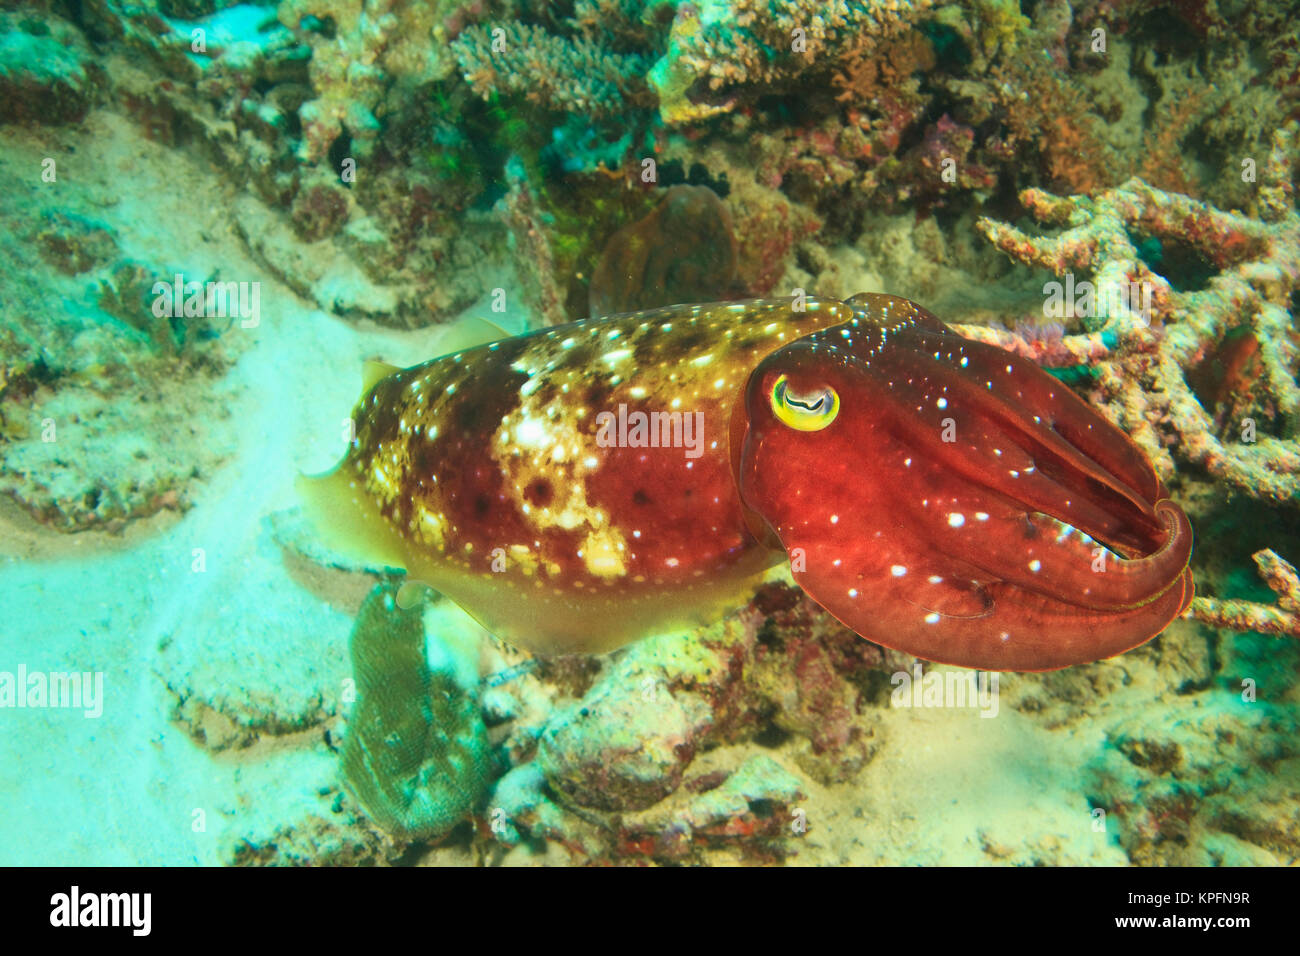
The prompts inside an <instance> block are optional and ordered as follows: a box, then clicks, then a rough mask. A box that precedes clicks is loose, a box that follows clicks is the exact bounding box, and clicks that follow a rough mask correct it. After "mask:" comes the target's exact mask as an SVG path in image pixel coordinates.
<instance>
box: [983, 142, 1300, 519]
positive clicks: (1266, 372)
mask: <svg viewBox="0 0 1300 956" xmlns="http://www.w3.org/2000/svg"><path fill="white" fill-rule="evenodd" d="M1293 138H1294V130H1293V129H1288V130H1284V131H1279V132H1278V134H1277V136H1276V141H1275V144H1274V153H1273V159H1272V160H1271V161H1270V165H1269V168H1270V169H1274V170H1275V171H1276V172H1279V173H1281V174H1282V175H1281V176H1273V177H1272V178H1271V181H1269V180H1265V181H1264V182H1263V184H1262V188H1261V196H1262V197H1265V196H1268V195H1269V194H1270V193H1271V192H1272V191H1275V190H1285V189H1287V188H1289V187H1288V186H1287V183H1288V182H1289V177H1290V170H1289V166H1290V157H1291V155H1292V150H1293V148H1294V147H1293ZM1021 201H1022V202H1023V203H1024V205H1025V207H1026V208H1027V209H1028V210H1029V211H1030V212H1031V213H1032V214H1033V215H1034V216H1035V217H1036V218H1037V219H1039V220H1040V221H1043V222H1046V223H1048V224H1050V225H1054V226H1058V227H1064V231H1062V232H1060V234H1059V235H1053V236H1048V237H1043V238H1035V237H1031V236H1029V235H1027V234H1025V233H1024V232H1022V231H1021V230H1019V229H1017V228H1016V227H1014V226H1009V225H1006V224H1003V223H999V222H996V221H994V220H991V219H987V218H986V219H981V220H980V223H979V227H980V230H981V231H982V232H983V233H984V235H985V236H986V237H987V238H988V239H989V241H990V242H992V243H993V244H994V245H995V246H997V247H998V248H999V249H1001V250H1002V251H1003V252H1005V253H1007V254H1008V255H1009V256H1011V257H1012V258H1013V259H1015V260H1017V261H1019V262H1023V263H1026V264H1029V265H1033V266H1037V267H1039V268H1042V269H1047V270H1050V271H1051V272H1052V273H1053V275H1055V276H1058V277H1061V276H1065V275H1066V274H1067V273H1069V274H1070V275H1071V276H1072V275H1073V272H1072V270H1075V269H1079V270H1082V271H1083V272H1085V273H1087V274H1088V275H1089V276H1090V277H1091V280H1090V281H1091V293H1089V294H1092V293H1095V301H1094V302H1092V303H1087V302H1084V301H1083V298H1082V295H1083V293H1082V292H1081V293H1080V300H1079V305H1080V306H1081V308H1080V309H1079V311H1080V314H1081V315H1082V321H1083V323H1084V325H1085V326H1086V329H1087V332H1088V333H1090V334H1092V335H1096V334H1098V333H1099V334H1100V339H1099V340H1098V339H1097V338H1092V337H1090V338H1086V339H1082V340H1080V339H1078V338H1075V337H1074V336H1066V337H1065V340H1064V341H1062V342H1059V343H1055V344H1053V345H1052V346H1051V348H1050V349H1049V350H1042V349H1035V348H1033V347H1032V346H1031V345H1030V344H1029V343H1027V342H1025V341H1024V340H1023V339H1021V340H1020V341H1016V337H1014V336H1012V337H1010V338H1008V337H1005V336H1000V335H994V336H992V338H993V340H994V341H996V342H997V343H998V344H1002V345H1004V347H1005V346H1006V345H1010V346H1012V348H1013V350H1015V351H1019V352H1021V353H1022V354H1029V355H1031V356H1032V357H1034V358H1035V359H1043V360H1045V364H1059V363H1060V362H1061V361H1062V360H1063V359H1066V358H1068V359H1074V358H1076V357H1087V358H1088V360H1089V364H1090V366H1091V367H1092V369H1093V370H1094V372H1095V375H1096V378H1097V393H1098V397H1099V398H1100V399H1101V403H1102V405H1103V407H1104V408H1106V409H1107V410H1108V411H1109V413H1110V414H1111V416H1112V417H1113V419H1114V420H1115V421H1116V422H1117V424H1119V425H1120V426H1121V427H1123V428H1124V429H1125V430H1126V431H1127V432H1128V433H1129V434H1130V435H1132V436H1133V439H1134V440H1135V441H1136V442H1137V443H1138V444H1139V445H1141V446H1142V448H1143V449H1144V450H1145V451H1146V452H1147V454H1148V455H1149V456H1150V458H1151V460H1152V462H1154V463H1155V465H1156V468H1157V470H1158V471H1159V472H1160V473H1161V474H1162V475H1164V476H1166V477H1170V476H1172V475H1173V474H1174V472H1175V464H1174V457H1175V455H1177V456H1178V457H1179V458H1180V459H1182V460H1183V461H1185V462H1187V463H1188V464H1191V465H1196V466H1199V467H1202V468H1204V469H1206V470H1207V471H1208V472H1209V473H1210V474H1211V475H1213V476H1215V477H1216V478H1219V479H1221V480H1222V481H1224V482H1225V483H1227V484H1228V485H1230V486H1232V487H1234V488H1236V489H1239V490H1240V491H1242V492H1244V493H1246V494H1250V495H1258V496H1263V497H1267V498H1270V499H1273V500H1275V501H1278V502H1286V501H1292V500H1295V499H1296V498H1297V494H1298V493H1300V445H1297V443H1296V438H1295V436H1294V433H1293V431H1292V429H1293V428H1294V422H1295V421H1296V417H1295V416H1296V412H1297V410H1298V406H1300V389H1298V388H1297V385H1296V371H1297V358H1298V356H1300V352H1298V351H1297V347H1298V345H1300V343H1297V342H1296V341H1295V340H1294V337H1293V336H1294V328H1293V324H1292V319H1291V315H1290V312H1289V309H1290V304H1291V303H1290V300H1291V296H1292V294H1293V293H1294V292H1295V290H1296V288H1297V286H1298V285H1300V217H1297V215H1296V213H1295V211H1294V209H1293V208H1278V204H1277V203H1276V201H1275V200H1272V199H1268V200H1267V202H1268V204H1269V208H1270V209H1272V210H1273V211H1272V212H1271V213H1270V215H1269V220H1271V221H1266V220H1261V219H1252V218H1250V217H1247V216H1243V215H1239V214H1236V213H1229V212H1223V211H1221V210H1219V209H1216V208H1215V207H1213V206H1211V205H1208V204H1206V203H1202V202H1197V201H1195V200H1192V199H1189V198H1187V197H1185V196H1179V195H1176V194H1173V193H1166V192H1163V191H1161V190H1158V189H1155V188H1153V187H1151V186H1149V185H1147V184H1146V183H1144V182H1142V181H1141V180H1130V181H1129V182H1128V183H1126V184H1125V185H1124V186H1121V187H1119V188H1117V189H1113V190H1106V191H1104V192H1102V193H1100V194H1098V195H1097V196H1094V197H1072V198H1059V197H1056V196H1053V195H1051V194H1049V193H1046V192H1044V191H1042V190H1027V191H1025V192H1023V193H1022V194H1021ZM1151 250H1155V252H1156V254H1158V255H1160V256H1161V260H1160V261H1161V263H1162V264H1161V265H1160V266H1159V268H1162V269H1163V270H1164V274H1161V273H1160V272H1157V271H1156V269H1155V268H1153V267H1152V266H1149V265H1148V264H1147V262H1146V259H1145V258H1144V256H1145V257H1146V258H1151V257H1152V251H1151ZM1071 285H1073V283H1071ZM1079 288H1080V289H1081V290H1082V289H1083V287H1082V286H1080V287H1079ZM1045 291H1046V290H1045ZM1071 305H1073V303H1071ZM1134 306H1137V307H1136V308H1135V307H1134ZM1071 314H1073V313H1071ZM1239 329H1240V330H1242V333H1243V334H1246V335H1249V336H1250V337H1251V338H1252V339H1253V341H1254V342H1255V343H1256V345H1257V348H1258V362H1259V363H1260V366H1261V370H1260V375H1261V376H1262V380H1263V381H1264V382H1266V383H1267V392H1266V393H1265V394H1264V395H1263V396H1262V397H1261V400H1259V401H1258V402H1254V403H1251V406H1250V407H1245V408H1242V407H1240V406H1238V407H1237V408H1236V409H1234V410H1235V411H1236V412H1237V414H1236V415H1234V416H1233V417H1232V418H1231V419H1228V420H1221V421H1218V422H1216V421H1215V409H1214V408H1213V407H1211V408H1208V409H1207V408H1206V407H1205V406H1204V405H1203V404H1202V402H1201V400H1200V399H1199V398H1198V396H1197V395H1196V394H1195V392H1194V391H1193V388H1192V385H1191V384H1190V382H1189V372H1190V371H1191V370H1193V369H1196V368H1197V367H1198V366H1200V365H1201V364H1202V363H1203V362H1205V361H1207V359H1209V358H1211V357H1212V356H1213V355H1214V354H1215V351H1216V349H1219V348H1220V347H1221V346H1222V345H1223V343H1224V342H1225V341H1226V340H1227V339H1228V337H1229V336H1230V335H1231V334H1232V333H1234V332H1235V331H1236V330H1239ZM963 331H964V332H967V331H972V330H966V329H963ZM977 334H978V333H977ZM1045 351H1046V352H1050V353H1054V354H1041V353H1044V352H1045ZM1046 360H1051V361H1046ZM1224 392H1225V393H1231V392H1232V389H1231V388H1226V389H1224Z"/></svg>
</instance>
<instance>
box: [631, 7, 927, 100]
mask: <svg viewBox="0 0 1300 956" xmlns="http://www.w3.org/2000/svg"><path fill="white" fill-rule="evenodd" d="M930 6H931V3H930V0H919V2H915V3H907V4H904V3H898V2H895V0H870V2H865V3H847V2H843V0H835V2H832V3H831V4H829V5H826V4H817V3H809V2H806V0H773V2H768V0H733V2H722V0H703V2H702V3H700V4H698V5H696V4H691V3H683V4H681V5H680V6H679V7H678V8H677V13H676V17H675V19H674V20H673V27H672V32H671V33H670V34H669V37H668V50H667V52H666V53H665V54H664V55H663V56H662V57H661V58H660V59H659V60H658V61H657V62H656V63H655V65H654V66H653V68H652V69H651V71H650V75H649V79H650V83H651V85H652V86H653V87H654V88H655V91H656V92H657V93H658V94H659V109H660V113H661V114H662V116H663V118H664V121H665V122H667V123H670V124H676V123H684V122H695V121H698V120H701V119H703V118H705V117H708V116H714V115H717V114H719V113H724V112H728V111H731V110H733V109H735V108H736V107H737V105H738V103H739V101H740V98H741V96H742V94H744V93H745V92H750V93H751V95H752V94H753V91H754V90H763V91H765V92H768V91H777V92H782V91H785V90H788V89H790V88H792V86H793V85H794V84H795V83H796V82H800V81H803V82H806V81H807V76H806V75H807V74H813V75H815V74H817V73H819V72H821V73H823V74H824V73H827V72H828V71H830V70H831V69H832V68H833V67H834V65H835V64H836V62H837V61H838V60H839V59H840V58H841V57H845V56H850V55H851V57H852V58H853V59H854V60H856V61H861V60H863V59H866V58H868V57H870V56H871V55H872V52H873V50H874V48H875V45H876V44H877V43H879V42H880V41H881V40H884V39H888V38H890V37H893V36H896V35H898V34H900V33H902V32H904V31H905V30H906V29H908V27H910V26H911V25H912V23H913V22H914V21H915V19H916V18H917V17H918V15H920V14H921V13H923V12H924V11H926V10H927V9H928V8H929V7H930Z"/></svg>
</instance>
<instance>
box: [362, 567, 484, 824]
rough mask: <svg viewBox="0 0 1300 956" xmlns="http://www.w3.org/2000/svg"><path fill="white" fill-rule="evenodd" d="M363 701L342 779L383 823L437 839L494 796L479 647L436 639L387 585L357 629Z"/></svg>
mask: <svg viewBox="0 0 1300 956" xmlns="http://www.w3.org/2000/svg"><path fill="white" fill-rule="evenodd" d="M352 669H353V674H354V676H355V679H356V683H357V695H358V697H357V703H356V709H355V711H354V712H353V715H352V719H351V721H350V723H349V726H348V733H347V737H346V739H345V741H344V746H343V775H344V779H345V781H346V783H347V785H348V787H349V789H350V790H351V791H352V793H353V795H354V796H355V797H356V799H357V801H358V802H359V803H360V804H361V806H362V807H363V808H364V809H365V811H366V813H367V815H369V816H370V818H371V819H372V820H374V821H375V822H376V823H377V824H379V826H380V827H382V828H383V829H384V830H386V831H388V832H389V833H391V834H393V835H394V836H396V837H399V838H404V839H410V840H427V839H435V838H437V837H440V836H443V835H445V834H446V833H447V832H448V831H449V830H451V828H452V827H454V826H455V825H456V824H457V823H459V822H460V821H461V820H463V819H464V818H465V817H466V816H467V815H469V814H470V813H471V812H472V811H473V810H474V809H475V808H476V807H477V806H478V804H479V802H480V801H481V799H482V797H483V795H484V794H485V793H486V791H487V787H488V784H489V783H490V781H491V776H492V762H491V758H490V750H489V746H488V740H487V728H486V726H485V725H484V723H483V718H482V714H481V712H480V709H479V698H478V682H477V673H476V665H475V660H474V654H473V649H471V648H466V647H463V646H458V644H457V642H456V641H455V640H454V639H444V638H441V637H437V636H435V637H433V639H432V640H431V641H430V642H429V646H428V648H427V650H426V644H425V625H424V614H423V609H422V607H415V608H410V609H406V610H403V609H402V608H399V607H398V606H397V601H396V586H395V585H393V584H391V583H388V584H380V585H378V586H376V587H375V589H374V590H373V591H372V592H371V593H370V595H369V596H368V597H367V598H366V600H365V602H364V603H363V604H362V605H361V611H360V613H359V614H358V616H357V622H356V625H355V626H354V628H353V631H352Z"/></svg>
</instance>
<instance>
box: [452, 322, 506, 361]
mask: <svg viewBox="0 0 1300 956" xmlns="http://www.w3.org/2000/svg"><path fill="white" fill-rule="evenodd" d="M508 338H510V333H509V332H507V331H506V330H505V329H503V328H502V327H501V326H499V325H497V324H496V323H495V322H493V321H492V320H491V319H485V318H483V316H481V315H463V316H461V317H460V318H459V319H457V320H456V321H455V322H453V323H451V325H449V326H447V331H446V332H445V333H444V334H443V336H442V338H441V339H439V340H438V343H437V345H438V351H439V353H440V354H442V355H451V354H453V353H455V352H464V351H467V350H469V349H472V348H477V347H478V346H480V345H487V344H488V343H490V342H500V341H501V340H502V339H508Z"/></svg>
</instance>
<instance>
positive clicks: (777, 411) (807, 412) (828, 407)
mask: <svg viewBox="0 0 1300 956" xmlns="http://www.w3.org/2000/svg"><path fill="white" fill-rule="evenodd" d="M771 404H772V413H773V414H774V415H776V417H777V419H778V420H779V421H780V422H781V423H782V424H783V425H789V426H790V427H791V428H793V429H796V430H797V431H801V432H819V431H821V430H822V429H823V428H825V427H826V426H828V425H829V424H830V423H831V422H833V421H835V416H837V415H838V414H839V413H840V396H839V394H838V393H837V392H836V391H835V389H833V388H831V387H830V386H829V385H828V386H826V387H825V388H820V389H818V390H817V391H815V392H813V393H812V394H811V395H797V394H794V393H792V392H791V391H790V390H789V388H788V387H787V383H786V377H785V376H784V375H782V376H781V377H780V378H778V379H777V380H776V383H775V384H774V385H773V386H772V394H771Z"/></svg>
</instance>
